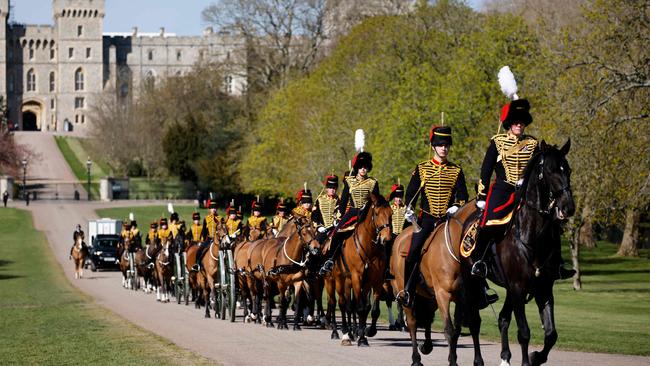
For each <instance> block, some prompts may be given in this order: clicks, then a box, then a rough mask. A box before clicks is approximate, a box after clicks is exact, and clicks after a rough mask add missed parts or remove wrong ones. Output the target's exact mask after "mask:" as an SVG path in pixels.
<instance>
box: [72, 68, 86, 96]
mask: <svg viewBox="0 0 650 366" xmlns="http://www.w3.org/2000/svg"><path fill="white" fill-rule="evenodd" d="M74 90H77V91H78V90H84V71H83V70H82V69H81V67H80V68H78V69H77V71H75V72H74Z"/></svg>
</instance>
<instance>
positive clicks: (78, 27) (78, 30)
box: [77, 25, 84, 37]
mask: <svg viewBox="0 0 650 366" xmlns="http://www.w3.org/2000/svg"><path fill="white" fill-rule="evenodd" d="M83 34H84V27H83V25H78V26H77V37H81V36H82V35H83Z"/></svg>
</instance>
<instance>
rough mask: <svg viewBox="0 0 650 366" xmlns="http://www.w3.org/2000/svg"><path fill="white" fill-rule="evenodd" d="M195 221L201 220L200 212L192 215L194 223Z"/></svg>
mask: <svg viewBox="0 0 650 366" xmlns="http://www.w3.org/2000/svg"><path fill="white" fill-rule="evenodd" d="M193 220H201V214H200V213H198V212H193V213H192V221H193Z"/></svg>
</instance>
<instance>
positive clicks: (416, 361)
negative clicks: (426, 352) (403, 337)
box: [404, 308, 423, 366]
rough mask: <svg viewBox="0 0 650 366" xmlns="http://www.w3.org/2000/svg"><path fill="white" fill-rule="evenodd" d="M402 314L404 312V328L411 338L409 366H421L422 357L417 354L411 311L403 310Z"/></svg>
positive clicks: (415, 331)
mask: <svg viewBox="0 0 650 366" xmlns="http://www.w3.org/2000/svg"><path fill="white" fill-rule="evenodd" d="M404 312H406V327H407V328H408V330H409V335H410V336H411V350H412V353H411V361H412V362H411V366H423V365H422V362H421V361H422V356H420V353H419V352H418V329H417V323H416V320H415V317H414V316H413V315H414V314H413V311H412V310H411V309H409V308H404Z"/></svg>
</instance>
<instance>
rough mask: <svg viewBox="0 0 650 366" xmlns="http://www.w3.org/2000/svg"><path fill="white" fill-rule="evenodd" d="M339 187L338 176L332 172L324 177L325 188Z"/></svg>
mask: <svg viewBox="0 0 650 366" xmlns="http://www.w3.org/2000/svg"><path fill="white" fill-rule="evenodd" d="M338 187H339V177H338V176H336V175H334V174H332V175H328V176H327V177H325V188H334V189H336V188H338Z"/></svg>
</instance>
